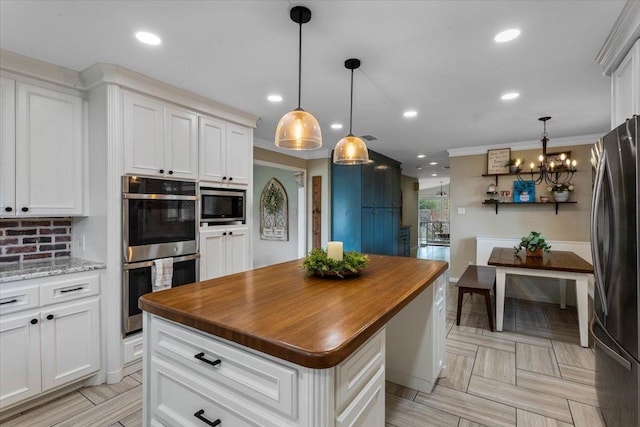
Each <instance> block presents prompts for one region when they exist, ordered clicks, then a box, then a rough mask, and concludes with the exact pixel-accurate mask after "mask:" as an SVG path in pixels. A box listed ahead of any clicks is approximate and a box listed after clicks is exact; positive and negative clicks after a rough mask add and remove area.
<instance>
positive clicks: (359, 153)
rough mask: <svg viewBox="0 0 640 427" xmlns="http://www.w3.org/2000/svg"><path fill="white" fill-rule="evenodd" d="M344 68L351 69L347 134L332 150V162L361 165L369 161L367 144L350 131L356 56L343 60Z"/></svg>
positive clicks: (357, 61) (357, 66)
mask: <svg viewBox="0 0 640 427" xmlns="http://www.w3.org/2000/svg"><path fill="white" fill-rule="evenodd" d="M344 66H345V68H346V69H348V70H351V106H350V108H349V134H348V135H347V136H345V137H344V138H342V139H341V140H340V141H338V144H336V148H335V149H334V150H333V163H336V164H339V165H361V164H363V163H369V162H370V160H369V150H368V149H367V144H365V143H364V141H363V140H362V139H360V138H358V137H357V136H354V135H353V133H352V129H351V126H352V124H353V70H355V69H357V68H359V67H360V60H359V59H356V58H351V59H347V60H346V61H344Z"/></svg>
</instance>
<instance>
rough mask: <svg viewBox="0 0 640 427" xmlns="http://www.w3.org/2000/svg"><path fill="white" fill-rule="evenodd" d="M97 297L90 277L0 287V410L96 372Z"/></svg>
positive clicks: (94, 279) (96, 280) (96, 278)
mask: <svg viewBox="0 0 640 427" xmlns="http://www.w3.org/2000/svg"><path fill="white" fill-rule="evenodd" d="M38 292H39V295H38ZM98 293H99V276H98V275H97V274H96V273H74V274H69V275H65V276H63V277H62V276H54V277H45V278H40V279H30V280H24V281H21V282H13V283H6V284H3V286H2V288H1V289H0V304H1V305H0V406H2V407H3V408H7V407H9V406H12V405H14V404H16V403H19V402H22V401H24V400H26V399H28V398H30V397H33V396H36V395H38V394H40V393H42V392H46V391H49V390H53V389H55V388H58V387H60V386H64V385H66V384H69V383H71V382H73V381H75V380H79V379H82V378H85V377H88V376H90V375H91V374H93V373H95V372H97V371H98V370H99V369H100V299H99V297H98V296H97V295H98Z"/></svg>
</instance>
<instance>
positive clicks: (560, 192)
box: [547, 182, 575, 202]
mask: <svg viewBox="0 0 640 427" xmlns="http://www.w3.org/2000/svg"><path fill="white" fill-rule="evenodd" d="M574 188H575V187H574V186H573V184H572V183H570V182H567V183H564V184H555V185H550V186H548V187H547V191H548V192H549V193H553V198H554V200H555V201H556V202H566V201H567V200H569V194H570V192H571V191H573V190H574Z"/></svg>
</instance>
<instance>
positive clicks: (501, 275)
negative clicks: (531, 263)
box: [496, 267, 507, 331]
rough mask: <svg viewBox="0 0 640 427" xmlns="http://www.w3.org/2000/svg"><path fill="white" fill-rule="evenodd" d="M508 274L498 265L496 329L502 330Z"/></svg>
mask: <svg viewBox="0 0 640 427" xmlns="http://www.w3.org/2000/svg"><path fill="white" fill-rule="evenodd" d="M506 276H507V274H506V273H505V270H504V268H500V267H496V331H502V321H503V318H504V282H505V279H506Z"/></svg>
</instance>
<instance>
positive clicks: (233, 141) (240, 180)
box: [226, 124, 253, 185]
mask: <svg viewBox="0 0 640 427" xmlns="http://www.w3.org/2000/svg"><path fill="white" fill-rule="evenodd" d="M251 133H252V131H251V129H249V128H245V127H242V126H237V125H233V124H229V125H227V138H226V139H227V143H226V150H227V152H226V162H227V167H226V170H227V182H228V183H230V184H244V185H248V184H249V181H250V174H251V170H252V168H253V162H252V160H251V159H252V151H251V150H252V148H253V147H252V137H251Z"/></svg>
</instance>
